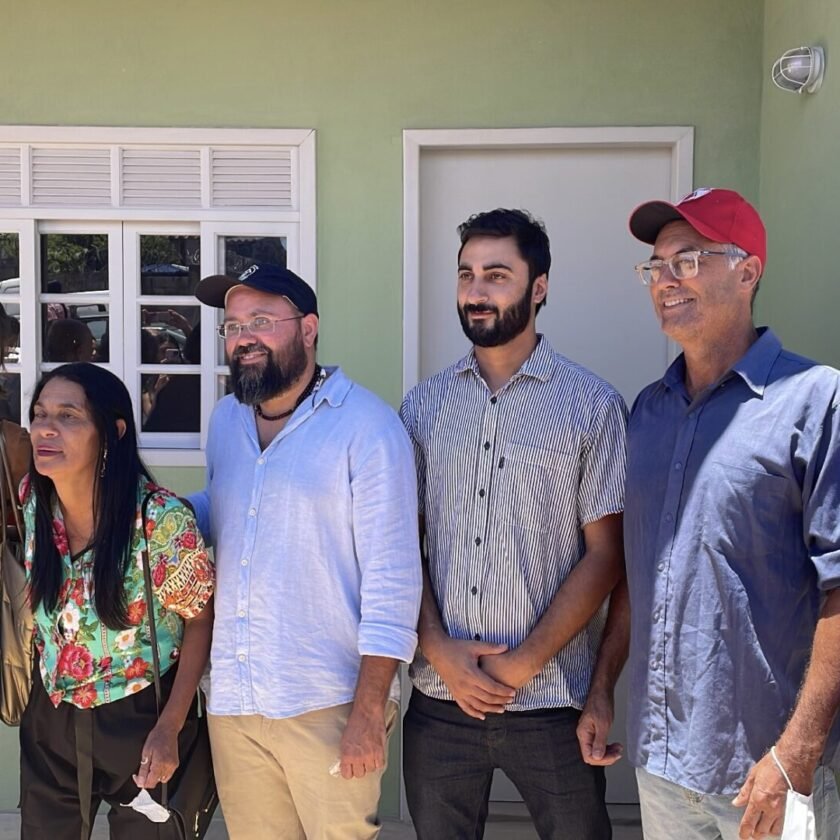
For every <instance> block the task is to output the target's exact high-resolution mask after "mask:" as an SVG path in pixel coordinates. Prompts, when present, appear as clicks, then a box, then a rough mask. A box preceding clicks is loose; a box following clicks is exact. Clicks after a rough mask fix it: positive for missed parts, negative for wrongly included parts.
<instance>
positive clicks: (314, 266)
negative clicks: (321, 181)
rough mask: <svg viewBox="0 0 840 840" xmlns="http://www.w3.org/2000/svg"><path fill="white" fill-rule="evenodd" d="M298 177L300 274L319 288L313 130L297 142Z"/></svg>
mask: <svg viewBox="0 0 840 840" xmlns="http://www.w3.org/2000/svg"><path fill="white" fill-rule="evenodd" d="M296 157H297V167H298V172H297V177H294V176H293V178H292V183H293V184H294V185H295V186H296V188H297V204H296V205H295V206H296V207H297V210H298V218H299V220H300V227H299V237H298V239H299V241H298V248H299V251H298V254H299V257H298V259H299V265H300V276H301V277H303V279H304V280H306V282H307V283H309V285H310V286H312V288H313V289H317V288H318V249H317V247H316V232H317V230H316V224H317V215H316V205H317V187H316V182H315V161H316V150H315V132H314V131H311V132H309V136H308V137H307V138H306V139H305V140H304V141H302V142H301V143H300V145H299V147H298V154H297V156H296Z"/></svg>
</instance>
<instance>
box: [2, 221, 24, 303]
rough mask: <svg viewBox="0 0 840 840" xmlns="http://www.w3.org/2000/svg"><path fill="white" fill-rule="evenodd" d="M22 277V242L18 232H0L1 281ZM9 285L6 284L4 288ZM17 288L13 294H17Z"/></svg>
mask: <svg viewBox="0 0 840 840" xmlns="http://www.w3.org/2000/svg"><path fill="white" fill-rule="evenodd" d="M18 277H20V242H19V241H18V235H17V234H16V233H0V281H5V280H11V279H12V278H18ZM6 288H7V287H6V286H4V287H3V290H4V292H5V289H6ZM17 293H18V290H15V291H14V292H12V293H11V294H17Z"/></svg>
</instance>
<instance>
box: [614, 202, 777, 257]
mask: <svg viewBox="0 0 840 840" xmlns="http://www.w3.org/2000/svg"><path fill="white" fill-rule="evenodd" d="M680 220H683V221H686V222H688V223H689V224H690V225H691V226H692V227H693V228H694V229H695V230H696V231H697V232H698V233H699V234H700V235H701V236H705V237H706V239H711V240H712V241H713V242H723V243H728V242H731V243H732V244H733V245H737V246H738V247H739V248H741V249H743V250H744V251H746V252H747V253H748V254H751V255H755V256H756V257H758V258H759V259H760V260H761V267H762V268H764V263H765V261H766V259H767V232H766V231H765V230H764V223H763V222H762V221H761V217H760V216H759V215H758V211H757V210H756V209H755V207H753V206H752V204H750V203H749V201H747V200H746V199H745V198H744V197H743V196H742V195H739V194H738V193H736V192H735V191H734V190H721V189H718V188H717V187H701V188H699V189H696V190H694V192H691V193H689V194H688V195H687V196H686V197H685V198H681V199H680V200H679V201H678V202H677V203H676V204H670V203H669V202H667V201H647V202H645V203H644V204H640V205H639V206H638V207H637V208H636V209H635V210H634V211H633V212H632V213H631V214H630V233H632V234H633V236H635V237H636V239H640V240H641V241H642V242H647V243H648V244H650V245H653V244H654V242H656V237H657V236H659V232H660V231H661V230H662V228H663V227H665V225H667V224H668V223H669V222H678V221H680Z"/></svg>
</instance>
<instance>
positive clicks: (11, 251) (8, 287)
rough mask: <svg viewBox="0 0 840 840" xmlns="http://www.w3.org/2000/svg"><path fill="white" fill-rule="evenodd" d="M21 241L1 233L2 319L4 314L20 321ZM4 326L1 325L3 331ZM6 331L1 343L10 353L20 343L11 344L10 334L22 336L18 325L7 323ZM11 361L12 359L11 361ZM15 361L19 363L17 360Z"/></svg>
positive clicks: (0, 303) (0, 336)
mask: <svg viewBox="0 0 840 840" xmlns="http://www.w3.org/2000/svg"><path fill="white" fill-rule="evenodd" d="M19 295H20V241H19V239H18V235H17V234H16V233H0V319H2V316H3V315H4V314H6V315H9V316H10V317H11V318H14V319H15V320H16V321H17V320H19V319H20V297H19ZM2 326H3V325H0V329H2ZM5 326H6V329H2V334H0V342H2V345H3V350H5V351H6V352H8V351H9V350H10V349H11V347H12V346H16V345H18V344H19V343H20V342H19V341H17V340H15V343H14V345H11V344H10V343H9V340H10V339H9V333H10V332H16V335H19V334H20V329H19V328H18V329H17V330H16V327H17V324H11V323H8V322H7V323H6V324H5ZM9 361H11V359H9ZM13 361H17V358H15V359H14V360H13Z"/></svg>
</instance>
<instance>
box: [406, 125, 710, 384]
mask: <svg viewBox="0 0 840 840" xmlns="http://www.w3.org/2000/svg"><path fill="white" fill-rule="evenodd" d="M562 146H566V147H570V148H573V147H576V146H577V147H583V146H588V147H599V148H609V147H615V146H633V147H636V148H640V147H645V146H666V147H670V148H671V155H672V183H673V184H674V190H673V194H672V195H671V196H670V197H671V199H672V200H676V199H677V198H679V197H681V196H683V195H686V194H687V193H689V192H690V191H691V189H692V180H693V161H694V128H693V127H692V126H685V125H683V126H608V127H587V128H469V129H406V130H404V131H403V383H402V384H403V393H405V392H406V391H408V390H409V389H410V388H412V387H413V386H414V385H416V384H417V382H418V381H419V377H420V311H419V304H420V288H419V286H420V154H421V152H422V150H423V149H424V148H436V149H447V148H448V149H479V148H487V147H492V148H496V149H498V148H509V149H517V148H557V147H562ZM630 209H631V208H628V211H629V210H630ZM678 352H679V348H677V347H676V345H674V344H673V343H672V342H669V353H668V355H669V358H671V359H673V358H675V357H676V355H677V353H678Z"/></svg>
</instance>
